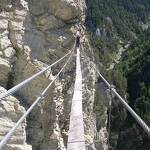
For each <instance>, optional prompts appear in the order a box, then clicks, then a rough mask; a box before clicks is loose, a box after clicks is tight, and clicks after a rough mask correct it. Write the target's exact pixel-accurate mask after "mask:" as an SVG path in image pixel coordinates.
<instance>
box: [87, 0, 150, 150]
mask: <svg viewBox="0 0 150 150" xmlns="http://www.w3.org/2000/svg"><path fill="white" fill-rule="evenodd" d="M86 3H87V18H86V26H87V29H88V35H89V37H90V42H91V45H92V47H93V50H94V53H95V57H96V60H97V64H98V65H99V66H100V68H101V72H103V73H104V74H105V76H106V77H107V78H108V79H109V80H110V81H111V83H113V84H115V85H116V87H117V90H120V91H119V93H120V94H121V95H122V96H124V95H125V92H127V95H128V96H127V99H128V102H129V104H130V105H131V106H132V107H133V108H134V110H135V111H136V112H137V113H138V114H139V115H140V116H141V117H142V118H143V119H144V120H145V122H146V123H147V124H148V125H149V126H150V117H149V116H150V69H149V68H150V67H149V66H150V46H149V45H150V44H149V43H150V29H148V28H150V0H86ZM127 43H129V45H130V46H129V48H126V52H124V54H123V58H122V59H121V63H120V64H118V65H116V66H115V67H114V69H112V70H109V71H106V69H107V68H109V66H110V65H111V64H112V63H114V61H115V59H114V58H115V56H116V53H117V51H118V49H120V47H121V48H125V47H126V44H127ZM126 87H127V89H126ZM96 108H97V110H99V108H100V107H99V106H98V105H97V106H96ZM96 113H98V112H96ZM110 136H111V137H110V141H111V147H110V149H111V150H149V149H150V140H149V139H148V138H147V135H146V134H145V132H144V131H143V129H141V128H140V127H139V126H138V125H137V123H136V121H135V120H134V119H133V118H132V117H131V116H130V114H128V113H127V114H126V113H124V112H123V108H122V107H120V108H118V107H116V106H113V110H112V116H111V135H110Z"/></svg>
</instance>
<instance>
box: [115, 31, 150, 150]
mask: <svg viewBox="0 0 150 150" xmlns="http://www.w3.org/2000/svg"><path fill="white" fill-rule="evenodd" d="M116 69H118V70H120V72H123V73H124V76H125V77H126V78H127V92H128V94H129V98H128V100H129V104H130V106H131V107H132V108H134V110H135V111H136V112H137V113H138V114H139V115H140V116H141V117H142V118H143V119H144V121H145V122H146V123H147V124H148V125H149V126H150V30H148V31H147V32H145V33H143V34H142V35H140V37H139V38H138V39H136V40H135V41H133V43H132V44H131V46H130V48H129V50H128V51H127V52H126V53H125V55H124V57H123V61H122V63H121V64H120V65H119V66H118V67H117V68H116ZM123 127H124V128H123V130H120V139H119V141H118V146H117V150H120V149H122V150H131V149H132V150H147V148H148V147H150V140H149V139H148V137H147V135H146V133H145V132H144V131H143V129H141V128H140V127H139V126H138V124H137V123H136V121H135V120H134V119H133V118H132V117H131V116H130V114H128V115H127V118H126V121H125V123H124V124H123ZM124 131H125V132H126V134H127V135H123V136H122V135H121V133H122V132H124ZM132 143H134V145H133V144H132Z"/></svg>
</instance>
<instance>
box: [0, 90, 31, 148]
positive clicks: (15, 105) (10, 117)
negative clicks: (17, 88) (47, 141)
mask: <svg viewBox="0 0 150 150" xmlns="http://www.w3.org/2000/svg"><path fill="white" fill-rule="evenodd" d="M2 92H6V90H5V89H4V88H2V87H0V93H2ZM24 112H25V109H24V108H23V107H22V106H20V103H19V100H17V99H16V98H15V97H12V96H9V97H7V98H6V99H4V100H2V101H1V102H0V140H1V139H2V138H3V136H5V135H6V134H7V133H8V131H9V130H10V129H11V128H12V127H13V126H14V125H15V123H16V122H17V121H18V119H19V118H20V117H21V115H23V113H24ZM25 128H26V121H24V122H23V123H22V124H21V125H20V126H19V128H18V129H17V130H16V132H15V134H14V135H13V136H12V137H11V139H10V140H9V141H8V143H7V144H6V145H5V146H4V147H3V150H32V147H31V146H30V145H27V144H26V142H25V141H26V132H25Z"/></svg>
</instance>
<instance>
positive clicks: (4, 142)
mask: <svg viewBox="0 0 150 150" xmlns="http://www.w3.org/2000/svg"><path fill="white" fill-rule="evenodd" d="M73 52H74V49H73V50H72V51H71V52H70V53H71V55H70V56H69V58H68V59H67V61H66V63H65V64H64V66H63V67H62V69H61V70H60V71H59V73H58V74H57V75H56V76H55V78H54V79H53V80H52V81H51V82H50V84H49V85H48V86H47V87H46V88H45V89H44V91H43V92H42V93H41V94H40V96H39V97H37V99H36V100H35V101H34V102H33V104H32V105H31V106H30V107H29V109H28V110H27V111H26V112H25V113H24V114H23V115H22V117H21V118H20V119H19V120H18V121H17V123H16V125H15V126H14V127H13V128H12V129H11V130H10V131H9V132H8V133H7V134H6V135H5V137H4V138H3V140H2V141H1V142H0V150H1V149H2V147H3V146H4V145H5V144H6V143H7V141H8V140H9V139H10V137H11V136H12V134H13V133H14V132H15V131H16V129H17V128H18V127H19V125H20V124H21V123H22V122H23V121H24V119H25V118H26V117H27V116H28V114H29V113H30V112H31V111H32V110H33V108H34V107H35V106H36V105H37V103H38V102H39V101H40V100H42V99H44V95H45V94H46V92H47V91H48V89H49V88H50V87H51V85H52V84H53V83H54V82H55V80H56V79H57V78H58V77H59V75H60V73H61V72H62V71H63V70H64V69H65V67H66V66H67V64H68V63H69V61H70V59H71V57H72V55H73Z"/></svg>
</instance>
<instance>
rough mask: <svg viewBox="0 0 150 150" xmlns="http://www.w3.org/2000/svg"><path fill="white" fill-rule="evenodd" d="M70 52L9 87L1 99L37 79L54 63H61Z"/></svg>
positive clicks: (0, 95) (0, 96)
mask: <svg viewBox="0 0 150 150" xmlns="http://www.w3.org/2000/svg"><path fill="white" fill-rule="evenodd" d="M70 53H71V51H69V52H68V53H67V54H66V55H65V56H63V57H62V58H60V59H59V60H57V61H56V62H54V63H53V64H51V65H50V66H48V67H46V68H45V69H43V70H41V71H40V72H38V73H36V74H34V75H33V76H31V77H29V78H27V79H25V80H24V81H22V82H21V83H19V84H18V85H16V86H14V87H13V88H11V89H9V90H8V91H6V92H4V93H2V94H0V101H1V100H4V98H5V97H7V96H9V95H12V94H13V93H15V92H16V91H18V90H19V89H20V88H22V87H23V86H25V85H26V84H27V83H29V82H30V81H32V80H33V79H35V78H36V77H38V76H39V75H41V74H43V73H44V72H46V71H47V70H49V69H50V68H51V67H53V66H54V65H56V64H57V63H59V62H60V61H62V60H63V59H64V58H66V57H67V56H68V55H69V54H70Z"/></svg>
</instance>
